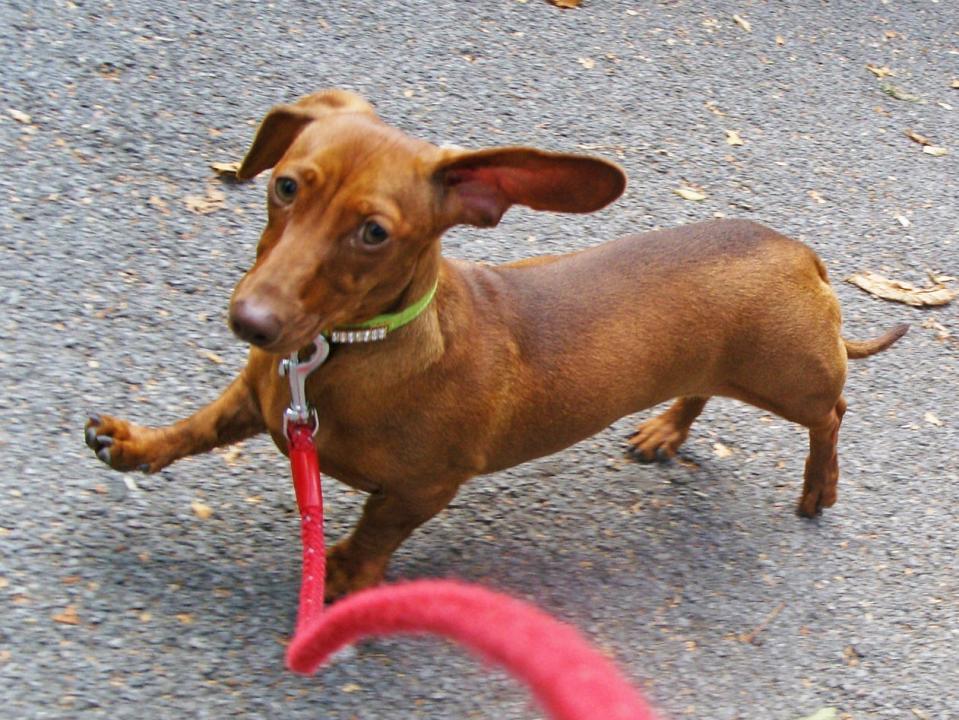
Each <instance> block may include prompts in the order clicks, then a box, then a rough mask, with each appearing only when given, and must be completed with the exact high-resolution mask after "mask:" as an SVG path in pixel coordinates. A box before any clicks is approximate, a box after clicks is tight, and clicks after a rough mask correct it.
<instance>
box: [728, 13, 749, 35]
mask: <svg viewBox="0 0 959 720" xmlns="http://www.w3.org/2000/svg"><path fill="white" fill-rule="evenodd" d="M733 20H735V21H736V24H737V25H739V27H741V28H742V29H743V30H745V31H746V32H752V31H753V26H752V25H751V24H750V22H749V20H747V19H746V18H744V17H743V16H742V15H733Z"/></svg>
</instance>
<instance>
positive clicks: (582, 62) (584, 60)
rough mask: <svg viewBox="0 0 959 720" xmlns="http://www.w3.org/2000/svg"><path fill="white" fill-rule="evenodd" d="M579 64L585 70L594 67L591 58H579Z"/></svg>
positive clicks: (594, 62) (593, 61) (594, 64)
mask: <svg viewBox="0 0 959 720" xmlns="http://www.w3.org/2000/svg"><path fill="white" fill-rule="evenodd" d="M579 64H580V65H582V66H583V67H584V68H586V69H587V70H592V69H593V68H594V67H595V66H596V61H595V60H593V58H580V59H579Z"/></svg>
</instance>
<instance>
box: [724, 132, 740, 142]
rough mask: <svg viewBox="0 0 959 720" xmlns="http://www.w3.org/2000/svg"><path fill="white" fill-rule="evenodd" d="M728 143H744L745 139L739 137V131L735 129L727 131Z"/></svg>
mask: <svg viewBox="0 0 959 720" xmlns="http://www.w3.org/2000/svg"><path fill="white" fill-rule="evenodd" d="M726 144H728V145H742V144H743V139H742V138H741V137H739V133H738V132H736V131H735V130H727V131H726Z"/></svg>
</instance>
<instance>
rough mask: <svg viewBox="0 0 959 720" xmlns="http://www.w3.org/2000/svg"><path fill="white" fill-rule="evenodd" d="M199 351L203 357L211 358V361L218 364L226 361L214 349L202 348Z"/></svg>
mask: <svg viewBox="0 0 959 720" xmlns="http://www.w3.org/2000/svg"><path fill="white" fill-rule="evenodd" d="M199 352H200V355H202V356H203V357H205V358H206V359H207V360H209V361H210V362H211V363H215V364H217V365H222V364H223V363H224V362H226V361H225V360H224V359H223V358H221V357H220V356H219V355H217V354H216V353H215V352H213V351H212V350H200V351H199Z"/></svg>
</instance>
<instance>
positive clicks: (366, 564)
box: [324, 540, 388, 602]
mask: <svg viewBox="0 0 959 720" xmlns="http://www.w3.org/2000/svg"><path fill="white" fill-rule="evenodd" d="M358 555H359V553H357V552H355V551H354V550H353V549H352V548H351V546H350V541H349V540H342V541H340V542H338V543H337V544H336V545H334V546H333V547H331V548H330V549H329V550H327V551H326V586H325V587H324V598H325V599H326V601H327V602H333V601H334V600H339V599H340V598H342V597H344V596H346V595H349V594H350V593H354V592H356V591H357V590H364V589H365V588H368V587H373V586H374V585H379V584H380V582H382V580H383V575H384V573H385V572H386V563H387V560H388V558H387V560H380V559H378V558H372V559H370V558H362V557H358Z"/></svg>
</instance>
